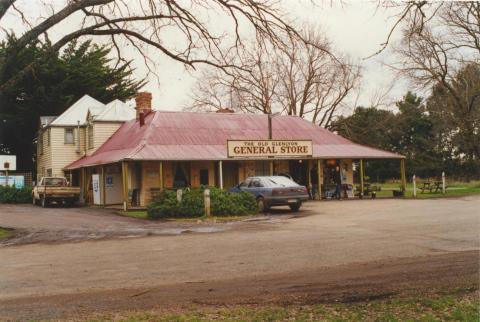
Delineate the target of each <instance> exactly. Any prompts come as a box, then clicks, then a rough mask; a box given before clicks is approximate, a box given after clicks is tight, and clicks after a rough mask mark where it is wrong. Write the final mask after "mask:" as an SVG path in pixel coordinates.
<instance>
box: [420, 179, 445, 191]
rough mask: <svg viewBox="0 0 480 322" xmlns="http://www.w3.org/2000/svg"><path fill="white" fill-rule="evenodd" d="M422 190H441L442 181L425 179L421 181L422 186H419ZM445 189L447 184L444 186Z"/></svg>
mask: <svg viewBox="0 0 480 322" xmlns="http://www.w3.org/2000/svg"><path fill="white" fill-rule="evenodd" d="M420 189H421V190H422V193H425V190H428V191H430V193H432V191H434V193H437V192H439V191H442V181H425V182H422V186H421V187H420ZM446 189H447V186H445V190H446Z"/></svg>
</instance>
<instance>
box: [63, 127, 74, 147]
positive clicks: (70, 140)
mask: <svg viewBox="0 0 480 322" xmlns="http://www.w3.org/2000/svg"><path fill="white" fill-rule="evenodd" d="M74 143H75V135H74V132H73V128H67V129H65V144H74Z"/></svg>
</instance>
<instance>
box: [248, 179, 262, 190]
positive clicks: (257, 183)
mask: <svg viewBox="0 0 480 322" xmlns="http://www.w3.org/2000/svg"><path fill="white" fill-rule="evenodd" d="M248 187H249V188H262V187H263V184H262V183H261V182H260V180H259V179H255V180H252V182H250V185H249V186H248Z"/></svg>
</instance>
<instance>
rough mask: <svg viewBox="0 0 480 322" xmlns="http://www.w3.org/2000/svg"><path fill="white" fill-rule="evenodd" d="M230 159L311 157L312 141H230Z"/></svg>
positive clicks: (228, 147)
mask: <svg viewBox="0 0 480 322" xmlns="http://www.w3.org/2000/svg"><path fill="white" fill-rule="evenodd" d="M227 150H228V151H227V152H228V153H227V155H228V157H229V158H272V157H279V158H302V157H311V156H312V152H313V147H312V140H228V141H227Z"/></svg>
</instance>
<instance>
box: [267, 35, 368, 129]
mask: <svg viewBox="0 0 480 322" xmlns="http://www.w3.org/2000/svg"><path fill="white" fill-rule="evenodd" d="M305 39H308V43H307V44H306V43H301V42H299V41H297V40H295V39H291V41H290V43H291V45H290V46H288V47H284V49H282V51H283V54H282V55H279V56H277V62H276V64H277V69H278V71H279V75H280V77H279V79H280V80H281V86H279V90H278V91H277V97H276V99H277V101H278V104H279V105H280V106H282V111H283V112H284V113H285V114H288V115H296V116H300V117H304V118H308V119H310V120H311V121H312V122H313V123H315V124H318V125H319V126H323V127H328V126H329V125H330V122H331V121H332V117H333V116H334V115H335V113H336V112H337V111H338V108H339V107H340V106H341V104H343V103H344V102H345V98H346V97H347V96H348V95H349V94H350V93H351V91H352V90H353V89H354V88H355V87H356V86H357V85H358V83H359V79H360V69H359V68H358V67H357V66H354V65H353V64H351V63H349V62H348V61H347V59H345V58H341V57H340V56H337V57H333V56H332V55H330V54H329V53H330V52H331V50H330V44H329V42H328V40H327V39H325V38H322V37H321V36H320V35H319V34H318V33H315V32H313V31H309V32H307V36H305ZM311 44H314V45H315V46H312V45H311Z"/></svg>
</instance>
